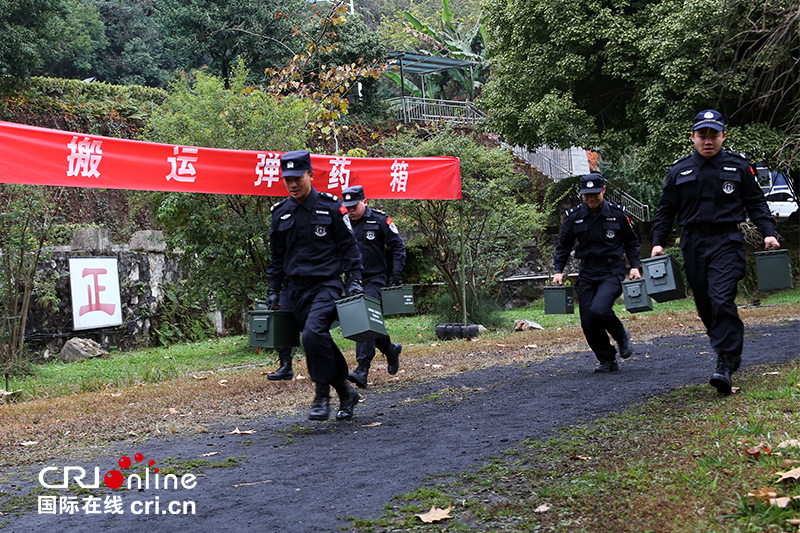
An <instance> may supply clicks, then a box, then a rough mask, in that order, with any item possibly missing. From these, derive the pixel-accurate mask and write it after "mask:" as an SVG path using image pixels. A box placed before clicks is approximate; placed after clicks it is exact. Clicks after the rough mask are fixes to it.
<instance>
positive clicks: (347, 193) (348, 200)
mask: <svg viewBox="0 0 800 533" xmlns="http://www.w3.org/2000/svg"><path fill="white" fill-rule="evenodd" d="M342 198H343V199H344V201H343V202H342V204H344V206H345V207H353V206H354V205H356V204H357V203H358V202H360V201H361V200H363V199H364V187H362V186H361V185H353V186H352V187H345V188H344V189H342Z"/></svg>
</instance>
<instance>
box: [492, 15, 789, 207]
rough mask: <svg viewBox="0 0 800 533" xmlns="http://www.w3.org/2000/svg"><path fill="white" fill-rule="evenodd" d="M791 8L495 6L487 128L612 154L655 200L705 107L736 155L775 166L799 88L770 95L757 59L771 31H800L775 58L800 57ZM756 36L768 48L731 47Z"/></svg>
mask: <svg viewBox="0 0 800 533" xmlns="http://www.w3.org/2000/svg"><path fill="white" fill-rule="evenodd" d="M790 3H791V1H790V0H780V1H778V2H776V3H775V5H774V6H772V7H771V8H770V9H764V10H761V7H758V6H762V3H760V2H757V1H756V0H736V1H734V2H722V1H711V2H709V1H701V0H691V1H688V2H683V1H678V0H666V1H662V2H656V3H653V2H645V1H634V2H630V1H628V0H610V1H600V0H591V1H588V2H587V1H584V0H568V1H566V2H565V1H562V0H533V1H528V2H519V1H517V0H489V1H488V2H487V3H486V9H487V15H488V19H487V25H488V28H489V29H490V38H489V49H490V56H491V57H492V62H493V65H495V70H494V75H493V78H492V80H491V81H490V82H489V83H488V84H487V86H486V87H485V88H484V93H483V94H484V102H485V106H486V107H488V108H490V109H491V111H492V112H491V113H490V115H489V118H488V120H487V126H488V127H489V128H490V129H491V130H492V131H496V132H499V133H501V134H502V135H503V136H504V138H505V140H506V141H507V142H510V143H512V144H518V145H524V146H529V147H537V146H540V145H543V144H547V145H557V146H560V147H562V148H566V147H568V146H570V145H574V146H583V147H587V148H593V147H595V146H602V147H603V156H604V159H605V160H606V161H607V162H608V163H610V165H612V167H616V168H618V169H619V175H625V174H626V169H628V170H632V171H634V172H635V173H636V175H637V176H636V177H633V176H630V177H629V178H627V179H628V180H629V181H633V180H636V181H640V182H644V184H643V186H642V189H643V190H642V194H643V195H645V196H647V197H652V196H653V194H652V191H653V188H656V187H658V186H659V185H660V183H661V182H663V179H664V174H665V170H666V168H667V166H668V164H669V163H670V162H671V161H672V160H674V159H675V158H677V157H678V156H680V155H682V154H683V153H686V152H687V151H690V150H691V149H692V145H691V144H690V143H689V142H688V139H687V133H688V131H689V126H690V123H691V119H692V117H693V116H694V115H695V114H696V113H697V112H698V111H700V110H701V109H704V108H717V109H719V110H720V111H722V112H723V114H725V115H726V116H727V117H728V120H729V124H730V128H729V131H730V133H729V137H730V141H729V145H730V146H731V147H733V148H734V149H737V148H740V147H741V148H746V149H747V150H750V151H752V152H753V153H752V154H751V158H753V160H756V158H757V159H765V160H767V161H770V162H774V161H775V160H776V158H777V157H778V152H779V151H780V150H781V148H782V147H783V146H784V141H785V139H786V136H787V132H788V131H790V129H789V125H787V120H786V117H788V116H795V115H794V114H795V113H796V107H797V105H798V104H797V102H798V86H797V84H794V85H792V86H791V87H787V88H786V90H785V91H784V92H783V93H782V94H783V99H779V98H777V97H775V95H774V94H768V92H766V91H767V89H763V90H760V89H759V83H760V82H759V79H760V75H759V74H760V71H759V69H758V68H756V69H755V70H752V69H750V67H752V66H754V63H753V61H754V60H753V61H751V60H747V58H748V57H751V56H752V55H753V54H754V51H758V50H761V49H762V47H765V46H767V45H766V44H765V43H767V42H768V39H767V38H766V36H770V35H772V33H771V32H781V31H784V32H786V31H793V32H794V37H792V38H787V39H785V40H784V41H783V42H782V43H783V44H782V46H783V48H780V46H777V45H776V46H775V47H774V48H773V49H771V50H773V51H774V52H775V54H776V55H775V57H776V58H785V52H786V51H787V48H786V47H792V46H793V47H794V49H797V46H798V35H800V34H798V33H797V32H796V22H795V23H794V24H795V26H794V29H793V30H792V29H791V28H792V26H791V22H787V20H788V19H789V18H790V17H791V16H792V15H791V13H792V9H786V10H784V11H782V12H781V8H782V7H788V6H789V4H790ZM794 11H796V10H794ZM744 13H747V14H749V17H742V16H737V15H736V14H744ZM753 28H762V30H761V34H760V35H761V36H762V37H764V38H763V39H761V40H750V41H748V42H747V43H739V44H740V46H739V48H738V49H737V46H728V45H729V44H730V43H735V42H737V41H736V39H738V37H737V36H741V35H742V34H743V32H746V31H750V30H752V29H753ZM768 64H769V62H764V63H762V67H763V68H762V69H761V70H764V68H766V67H764V65H768ZM779 64H780V65H784V67H783V70H778V71H773V74H774V75H775V76H776V77H777V78H780V79H784V78H787V77H789V78H792V77H794V78H796V76H794V75H793V74H792V73H791V68H796V66H795V67H791V66H786V65H788V63H786V62H783V63H781V62H779ZM792 64H794V63H792ZM787 69H788V70H787ZM762 81H763V80H762ZM768 95H769V96H771V97H770V98H767V97H766V96H768ZM793 109H795V111H792V110H793ZM797 116H798V117H800V114H798V115H797ZM794 120H795V122H796V121H797V118H795V119H794ZM747 137H751V139H748V140H746V139H747ZM625 158H627V159H628V161H625V160H624V159H625ZM623 181H624V180H623Z"/></svg>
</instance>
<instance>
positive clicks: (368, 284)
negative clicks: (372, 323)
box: [356, 274, 392, 364]
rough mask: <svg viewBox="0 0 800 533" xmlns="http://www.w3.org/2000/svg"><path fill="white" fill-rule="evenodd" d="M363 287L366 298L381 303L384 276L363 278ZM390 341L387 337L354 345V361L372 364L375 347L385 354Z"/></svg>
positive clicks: (384, 281) (384, 282)
mask: <svg viewBox="0 0 800 533" xmlns="http://www.w3.org/2000/svg"><path fill="white" fill-rule="evenodd" d="M362 283H363V285H364V294H366V295H367V296H371V297H372V298H375V299H376V300H378V301H379V302H382V298H381V289H382V288H383V287H385V286H386V275H385V274H379V275H377V276H371V277H368V278H366V277H365V278H364V279H363V280H362ZM391 342H392V341H391V339H390V338H389V336H388V335H386V336H384V337H380V338H378V339H370V340H368V341H364V342H357V343H356V361H358V362H359V363H362V362H363V363H366V364H369V363H370V362H372V359H373V358H374V357H375V348H376V347H377V348H378V349H379V350H380V351H381V353H386V352H387V351H388V350H389V345H390V344H391Z"/></svg>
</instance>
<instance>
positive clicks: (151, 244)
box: [131, 230, 167, 253]
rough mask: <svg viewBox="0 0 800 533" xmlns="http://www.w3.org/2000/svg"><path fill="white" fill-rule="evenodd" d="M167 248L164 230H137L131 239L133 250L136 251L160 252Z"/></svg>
mask: <svg viewBox="0 0 800 533" xmlns="http://www.w3.org/2000/svg"><path fill="white" fill-rule="evenodd" d="M166 249H167V243H166V241H165V240H164V232H163V231H157V230H144V231H137V232H136V233H134V234H133V238H132V239H131V251H135V252H160V253H163V252H164V251H165V250H166Z"/></svg>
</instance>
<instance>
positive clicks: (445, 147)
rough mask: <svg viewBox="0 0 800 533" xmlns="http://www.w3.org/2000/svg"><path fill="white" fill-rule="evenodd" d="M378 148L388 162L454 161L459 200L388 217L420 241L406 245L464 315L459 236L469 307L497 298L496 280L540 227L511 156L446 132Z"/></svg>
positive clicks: (407, 205) (405, 206)
mask: <svg viewBox="0 0 800 533" xmlns="http://www.w3.org/2000/svg"><path fill="white" fill-rule="evenodd" d="M383 146H384V148H385V149H386V151H387V153H388V154H389V155H391V156H394V157H409V156H412V155H413V156H455V157H458V158H459V160H460V162H461V190H462V200H457V201H449V200H421V201H413V202H401V203H398V204H397V205H393V206H392V207H391V208H390V211H391V212H392V213H393V215H397V216H396V217H394V216H393V218H396V219H398V220H399V221H400V224H401V227H407V228H409V229H410V230H411V231H413V232H414V233H415V234H416V235H418V237H417V238H416V239H419V242H417V240H416V239H412V240H411V242H410V243H408V244H409V245H411V246H421V247H423V248H424V250H425V253H426V257H427V258H428V259H429V260H430V261H431V262H432V263H433V265H434V266H435V267H436V268H437V270H438V271H439V274H440V275H441V276H442V278H443V280H444V282H445V286H446V287H447V290H448V292H449V294H450V295H451V296H452V297H453V298H454V299H455V300H456V301H458V302H459V308H460V309H462V310H463V309H464V302H463V298H462V290H461V289H462V280H461V274H460V271H461V260H462V250H461V244H460V243H461V237H462V234H463V236H464V249H463V258H464V262H465V271H466V288H467V292H468V293H469V296H468V297H467V303H468V304H469V303H470V302H476V303H480V301H481V300H482V299H483V298H489V299H493V298H496V297H497V295H499V293H498V292H495V288H496V285H497V283H498V281H499V279H500V278H502V277H503V276H504V275H505V274H507V273H508V272H510V271H512V270H513V269H514V268H515V267H516V266H517V265H518V264H519V263H520V262H521V261H522V257H523V255H524V252H523V250H524V246H525V244H526V243H527V241H528V239H529V238H530V237H531V236H532V235H533V233H534V232H535V231H536V230H538V229H539V228H541V226H542V221H543V219H542V215H541V214H540V212H539V209H538V208H537V207H536V206H532V205H530V204H527V203H525V195H524V194H520V193H521V191H524V190H525V188H526V184H527V181H526V177H525V176H524V175H522V174H520V173H518V172H516V170H515V169H514V165H513V161H512V158H511V156H510V154H509V153H508V152H507V151H506V150H503V149H501V148H487V147H483V146H480V145H478V144H477V143H476V142H475V140H474V139H473V138H471V137H467V136H458V135H455V134H454V133H453V132H452V131H450V130H447V129H445V130H442V131H438V132H434V133H433V134H431V135H430V136H429V137H428V138H422V137H418V136H414V135H400V136H398V137H396V138H394V139H391V140H387V141H385V142H384V143H383ZM467 309H468V311H469V312H470V313H472V312H474V309H471V308H469V307H467Z"/></svg>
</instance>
